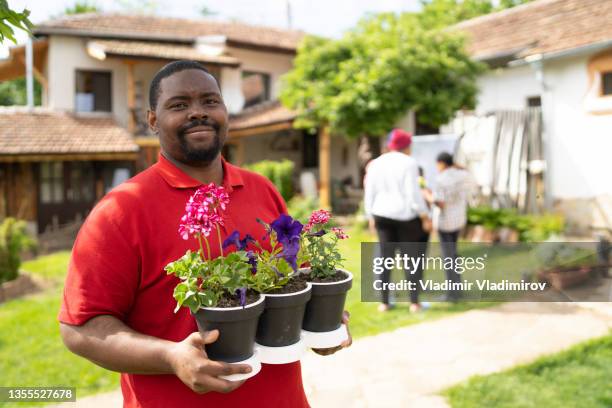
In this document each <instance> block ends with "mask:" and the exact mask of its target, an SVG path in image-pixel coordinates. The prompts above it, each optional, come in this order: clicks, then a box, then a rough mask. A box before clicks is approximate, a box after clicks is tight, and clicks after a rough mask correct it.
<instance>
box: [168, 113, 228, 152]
mask: <svg viewBox="0 0 612 408" xmlns="http://www.w3.org/2000/svg"><path fill="white" fill-rule="evenodd" d="M196 126H210V127H212V128H213V129H215V137H214V138H213V141H212V145H210V146H209V147H208V148H205V149H197V148H194V147H193V146H190V145H189V142H188V141H187V137H186V132H187V131H188V130H189V129H192V128H194V127H196ZM219 130H220V126H219V124H218V123H215V122H211V121H206V120H194V121H192V122H189V123H188V124H186V125H184V126H182V127H181V128H180V129H179V130H178V131H177V136H178V139H179V146H180V148H181V151H182V152H183V155H184V156H185V158H186V159H187V160H189V161H192V162H203V163H210V162H212V161H213V160H214V159H216V158H217V156H218V155H219V153H220V152H221V148H222V147H223V146H222V145H221V137H220V136H219Z"/></svg>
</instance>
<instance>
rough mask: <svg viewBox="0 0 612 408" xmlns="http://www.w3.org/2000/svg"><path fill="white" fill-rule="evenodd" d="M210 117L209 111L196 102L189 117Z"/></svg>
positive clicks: (193, 118) (191, 118)
mask: <svg viewBox="0 0 612 408" xmlns="http://www.w3.org/2000/svg"><path fill="white" fill-rule="evenodd" d="M206 118H208V112H207V111H206V109H204V107H203V106H202V105H200V104H194V105H193V106H192V107H191V109H190V110H189V119H190V120H195V119H206Z"/></svg>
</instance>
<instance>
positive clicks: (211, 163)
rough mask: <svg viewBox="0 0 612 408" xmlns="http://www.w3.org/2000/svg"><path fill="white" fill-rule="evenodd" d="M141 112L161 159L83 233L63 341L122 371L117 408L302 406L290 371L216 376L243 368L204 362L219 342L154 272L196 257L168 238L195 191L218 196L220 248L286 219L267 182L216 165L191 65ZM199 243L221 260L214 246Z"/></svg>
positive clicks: (211, 126) (156, 91)
mask: <svg viewBox="0 0 612 408" xmlns="http://www.w3.org/2000/svg"><path fill="white" fill-rule="evenodd" d="M150 107H151V109H150V111H149V112H148V121H149V125H150V128H151V129H152V130H153V131H154V132H155V133H156V134H157V135H158V136H159V140H160V146H161V154H160V156H159V161H158V162H157V163H156V164H155V165H154V166H152V167H150V168H149V169H147V170H145V171H143V172H142V173H140V174H138V175H137V176H136V177H134V178H132V179H130V180H128V181H127V182H126V183H124V184H122V185H120V186H119V187H117V188H116V189H114V190H113V191H111V192H110V193H109V194H107V195H106V196H105V197H104V199H103V200H102V201H100V203H98V205H96V207H95V208H94V209H93V210H92V212H91V214H90V215H89V217H88V218H87V220H86V221H85V223H84V225H83V227H82V228H81V230H80V232H79V235H78V237H77V240H76V241H75V244H74V248H73V252H72V258H71V262H70V266H69V271H68V276H67V278H66V286H65V290H64V300H63V303H62V308H61V310H60V314H59V320H60V322H61V323H60V329H61V335H62V339H63V340H64V343H65V344H66V346H67V347H68V348H69V349H70V350H71V351H73V352H74V353H76V354H78V355H80V356H83V357H85V358H87V359H89V360H91V361H92V362H94V363H96V364H98V365H100V366H102V367H104V368H107V369H109V370H114V371H118V372H121V373H122V375H121V388H122V391H123V396H124V406H125V407H146V408H148V407H163V408H168V407H226V406H236V407H238V406H240V407H242V406H244V407H292V408H293V407H298V408H299V407H307V406H308V402H307V400H306V396H305V394H304V390H303V387H302V379H301V368H300V364H299V362H296V363H293V364H285V365H265V364H264V365H263V366H262V370H261V372H260V373H259V374H257V375H256V376H254V377H252V378H250V379H249V380H246V381H243V382H230V381H226V380H223V379H221V378H219V376H220V375H227V374H233V373H246V372H249V371H250V367H249V366H247V365H231V364H226V363H222V362H216V361H211V360H209V359H208V358H207V356H206V352H205V348H206V344H210V343H212V342H214V341H215V340H216V339H217V337H218V335H219V333H218V332H217V331H213V332H209V333H206V334H204V335H202V334H200V333H198V331H197V326H196V324H195V321H194V319H193V318H192V317H191V315H190V314H189V310H188V309H186V308H181V309H180V310H179V311H178V312H177V313H176V314H175V313H174V312H173V309H174V306H175V301H174V299H173V296H172V294H173V290H174V287H175V286H176V284H177V283H178V279H177V278H175V277H173V276H169V275H167V274H166V273H165V272H164V270H163V268H164V266H165V265H166V264H168V263H169V262H170V261H172V260H175V259H177V258H179V257H180V256H181V255H182V254H184V253H185V251H186V250H187V249H195V248H196V247H197V244H196V243H195V242H192V241H184V240H182V239H181V238H180V237H179V234H178V231H177V229H178V225H179V220H180V217H181V215H182V213H183V211H184V207H185V202H186V201H187V199H188V198H189V196H190V195H191V194H193V192H194V191H195V189H197V188H198V187H199V186H201V185H203V184H207V183H210V182H214V183H216V184H218V185H222V186H224V187H225V189H226V190H227V191H228V194H229V196H230V203H229V206H228V208H227V210H226V212H225V213H224V219H225V226H224V227H223V230H222V232H223V237H222V239H224V238H225V237H227V236H228V235H229V234H230V233H231V232H232V231H234V230H236V229H239V230H240V232H241V233H245V234H246V233H248V234H251V235H252V236H263V235H264V232H265V231H264V230H263V227H262V226H261V225H260V224H259V223H258V222H257V221H256V218H257V217H259V218H261V219H263V220H265V221H268V222H270V221H272V220H273V219H275V218H277V217H278V216H279V215H280V214H282V213H286V206H285V203H284V202H283V200H282V198H281V197H280V195H279V194H278V192H277V191H276V190H275V188H274V186H273V185H272V184H271V183H270V182H269V181H268V180H266V179H265V178H263V177H261V176H259V175H256V174H254V173H251V172H248V171H245V170H242V169H239V168H237V167H235V166H232V165H231V164H229V163H227V162H225V161H224V160H223V158H222V157H221V155H220V152H221V148H222V146H223V143H224V142H225V140H226V138H227V130H228V114H227V109H226V107H225V104H224V102H223V98H222V95H221V92H220V90H219V86H218V83H217V81H216V80H215V78H214V77H213V76H212V75H211V74H210V73H208V71H206V70H205V69H204V68H203V67H202V66H201V65H200V64H199V63H197V62H193V61H177V62H173V63H171V64H168V65H166V66H165V67H163V68H162V69H161V70H160V71H159V72H158V73H157V75H156V76H155V78H154V79H153V81H152V82H151V87H150ZM209 239H210V240H211V245H210V246H211V249H212V252H213V253H212V256H213V257H215V256H219V255H220V254H219V253H218V252H215V251H218V248H219V243H218V242H216V240H215V239H216V238H215V237H212V236H211V237H209ZM215 248H216V249H215ZM348 345H350V341H349V342H347V343H346V344H345V346H348ZM333 351H336V350H335V349H334V350H328V351H327V352H328V353H329V352H333Z"/></svg>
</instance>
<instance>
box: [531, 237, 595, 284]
mask: <svg viewBox="0 0 612 408" xmlns="http://www.w3.org/2000/svg"><path fill="white" fill-rule="evenodd" d="M536 251H537V252H536V256H537V257H538V258H539V261H540V262H541V267H542V269H541V270H540V272H539V273H538V277H539V279H540V280H541V281H545V282H548V283H549V284H550V285H551V286H552V287H553V288H554V289H556V290H563V289H568V288H571V287H573V286H577V285H580V284H581V283H583V282H585V281H587V280H588V279H589V276H590V273H591V271H592V270H593V269H594V268H595V267H596V257H595V253H594V252H592V251H589V250H587V249H585V248H580V247H579V246H578V245H577V244H569V243H563V242H543V243H541V244H540V245H539V246H538V248H537V249H536Z"/></svg>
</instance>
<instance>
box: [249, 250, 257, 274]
mask: <svg viewBox="0 0 612 408" xmlns="http://www.w3.org/2000/svg"><path fill="white" fill-rule="evenodd" d="M247 257H248V258H249V260H248V261H247V262H248V263H249V265H251V273H252V274H253V275H255V274H256V273H257V256H256V255H255V253H254V252H253V251H249V252H247Z"/></svg>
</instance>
